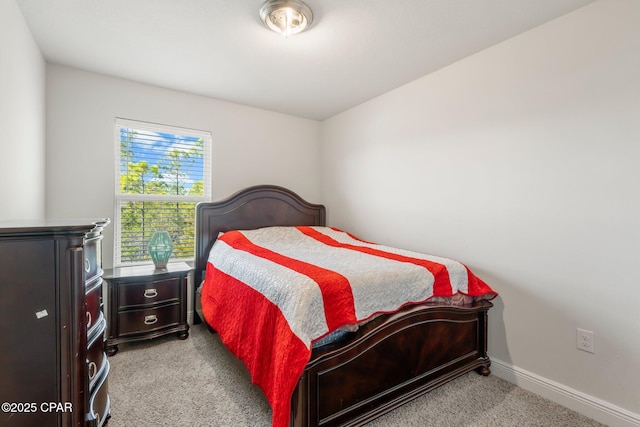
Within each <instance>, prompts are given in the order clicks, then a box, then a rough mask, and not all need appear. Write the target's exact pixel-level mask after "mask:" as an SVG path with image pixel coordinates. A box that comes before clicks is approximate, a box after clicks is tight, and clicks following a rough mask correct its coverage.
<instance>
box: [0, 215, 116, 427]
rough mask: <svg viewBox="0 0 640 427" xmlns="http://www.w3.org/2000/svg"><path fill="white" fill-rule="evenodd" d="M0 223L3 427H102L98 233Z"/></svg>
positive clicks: (74, 225) (95, 226)
mask: <svg viewBox="0 0 640 427" xmlns="http://www.w3.org/2000/svg"><path fill="white" fill-rule="evenodd" d="M108 223H109V220H99V221H77V222H76V221H74V222H41V223H35V224H34V223H23V222H21V223H17V222H12V223H2V222H0V342H1V345H0V404H1V405H2V408H1V410H0V425H1V426H3V427H4V426H7V427H22V426H24V427H27V426H28V427H31V426H52V427H55V426H57V427H67V426H74V427H75V426H89V427H97V426H102V425H103V424H104V423H105V422H106V420H107V418H108V416H109V394H108V387H107V377H108V373H109V362H108V360H107V357H106V354H105V344H104V340H105V329H106V320H105V317H104V315H103V312H102V277H101V276H102V229H103V227H105V226H106V225H107V224H108Z"/></svg>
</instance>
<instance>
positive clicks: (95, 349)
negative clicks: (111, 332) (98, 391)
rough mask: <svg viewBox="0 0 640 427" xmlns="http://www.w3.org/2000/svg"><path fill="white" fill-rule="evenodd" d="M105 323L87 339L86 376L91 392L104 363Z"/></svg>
mask: <svg viewBox="0 0 640 427" xmlns="http://www.w3.org/2000/svg"><path fill="white" fill-rule="evenodd" d="M105 329H106V323H104V322H103V323H102V327H101V328H99V329H98V330H96V331H95V333H94V334H93V335H92V336H91V337H90V338H89V343H88V344H87V375H88V377H89V390H93V388H94V387H95V383H96V381H97V380H98V378H99V377H100V375H99V373H100V372H101V371H102V370H103V369H104V367H103V365H104V364H105V362H106V360H107V359H106V357H105V354H104V331H105Z"/></svg>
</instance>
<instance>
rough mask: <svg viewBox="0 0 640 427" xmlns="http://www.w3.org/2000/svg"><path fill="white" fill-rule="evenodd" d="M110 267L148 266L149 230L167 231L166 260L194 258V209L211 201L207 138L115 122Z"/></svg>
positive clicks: (149, 125) (166, 128)
mask: <svg viewBox="0 0 640 427" xmlns="http://www.w3.org/2000/svg"><path fill="white" fill-rule="evenodd" d="M115 142H116V157H117V161H116V215H115V218H116V221H115V222H116V224H115V227H114V228H115V235H116V236H115V260H114V265H116V266H118V265H123V264H136V263H150V262H151V258H150V256H149V251H148V248H147V246H148V244H149V239H151V236H153V233H154V232H155V231H160V230H165V231H168V232H169V235H170V236H171V240H172V242H173V246H174V249H173V254H172V260H178V259H180V260H188V259H193V257H194V235H195V206H196V203H198V202H200V201H209V200H210V199H211V133H210V132H205V131H199V130H193V129H185V128H178V127H172V126H166V125H158V124H153V123H146V122H139V121H133V120H126V119H116V121H115Z"/></svg>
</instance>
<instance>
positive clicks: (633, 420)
mask: <svg viewBox="0 0 640 427" xmlns="http://www.w3.org/2000/svg"><path fill="white" fill-rule="evenodd" d="M491 373H492V374H493V375H495V376H497V377H499V378H502V379H503V380H506V381H509V382H510V383H512V384H515V385H517V386H518V387H522V388H523V389H525V390H528V391H531V392H533V393H536V394H538V395H540V396H542V397H544V398H545V399H549V400H551V401H552V402H555V403H558V404H560V405H562V406H565V407H567V408H569V409H571V410H573V411H576V412H578V413H580V414H583V415H585V416H587V417H589V418H592V419H594V420H596V421H598V422H601V423H603V424H606V425H608V426H611V427H640V414H636V413H633V412H631V411H627V410H626V409H623V408H620V407H619V406H616V405H613V404H611V403H609V402H605V401H604V400H601V399H598V398H597V397H593V396H590V395H588V394H585V393H582V392H581V391H578V390H574V389H572V388H570V387H567V386H565V385H563V384H560V383H557V382H555V381H551V380H549V379H547V378H543V377H541V376H539V375H536V374H534V373H533V372H529V371H526V370H524V369H521V368H518V367H517V366H513V365H511V364H509V363H506V362H503V361H501V360H496V359H494V358H491Z"/></svg>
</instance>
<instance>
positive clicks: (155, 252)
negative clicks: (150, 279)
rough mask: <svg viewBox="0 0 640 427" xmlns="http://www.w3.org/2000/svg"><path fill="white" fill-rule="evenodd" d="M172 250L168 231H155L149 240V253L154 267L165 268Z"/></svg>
mask: <svg viewBox="0 0 640 427" xmlns="http://www.w3.org/2000/svg"><path fill="white" fill-rule="evenodd" d="M172 252H173V242H172V241H171V236H169V232H168V231H156V232H155V233H153V236H151V240H149V255H151V260H152V261H153V263H154V264H155V266H156V268H166V267H167V262H169V258H171V253H172Z"/></svg>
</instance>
